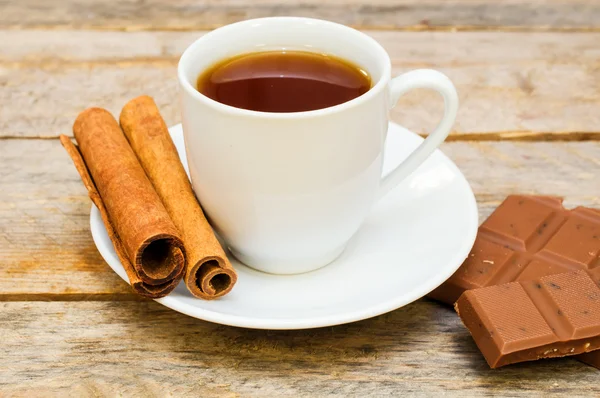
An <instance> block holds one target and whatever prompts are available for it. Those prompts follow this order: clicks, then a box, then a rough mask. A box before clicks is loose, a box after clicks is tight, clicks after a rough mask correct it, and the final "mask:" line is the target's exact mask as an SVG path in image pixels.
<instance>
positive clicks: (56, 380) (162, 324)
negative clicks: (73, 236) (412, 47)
mask: <svg viewBox="0 0 600 398" xmlns="http://www.w3.org/2000/svg"><path fill="white" fill-rule="evenodd" d="M0 311H1V313H2V318H3V319H2V322H0V335H1V336H2V347H3V355H1V356H0V389H1V391H2V395H3V396H7V397H10V396H12V395H15V396H27V397H29V396H50V395H51V396H78V397H99V396H111V397H112V396H144V397H147V396H150V397H163V396H190V395H194V396H203V397H207V396H229V397H238V396H244V397H246V396H259V397H274V396H294V397H304V396H306V397H315V396H319V397H322V396H334V397H347V396H366V397H382V396H417V397H419V396H422V397H431V396H462V397H465V396H475V395H476V396H503V397H506V396H523V397H528V396H538V394H540V393H541V392H542V391H543V395H544V396H557V397H560V396H563V397H564V396H568V397H592V396H598V395H599V394H600V386H599V385H598V371H597V370H596V369H593V368H591V367H589V366H586V365H583V364H581V363H578V362H577V361H575V360H573V359H566V358H565V359H556V360H545V361H539V362H537V363H525V364H518V365H514V366H509V367H506V368H501V369H497V370H490V369H489V368H488V366H487V364H486V363H485V361H484V359H483V357H482V356H481V354H480V353H479V352H478V350H477V348H476V346H475V345H474V343H473V340H472V339H471V337H470V335H469V333H468V331H467V330H466V329H465V328H464V327H463V326H462V324H461V323H460V321H459V320H458V317H457V316H456V315H455V313H454V312H453V311H452V310H450V309H448V308H444V307H442V306H440V305H438V304H436V303H433V302H429V301H426V300H420V301H418V302H415V303H413V304H411V305H408V306H406V307H404V308H401V309H399V310H396V311H393V312H391V313H388V314H386V315H382V316H379V317H377V318H374V319H369V320H365V321H361V322H357V323H353V324H349V325H342V326H335V327H330V328H322V329H315V330H304V331H261V330H249V329H241V328H233V327H227V326H219V325H215V324H210V323H207V322H203V321H200V320H197V319H194V318H190V317H188V316H185V315H182V314H179V313H176V312H174V311H171V310H169V309H167V308H165V307H162V306H161V305H159V304H157V303H154V302H143V303H129V302H76V303H71V302H35V303H32V302H11V303H0ZM532 394H533V395H532Z"/></svg>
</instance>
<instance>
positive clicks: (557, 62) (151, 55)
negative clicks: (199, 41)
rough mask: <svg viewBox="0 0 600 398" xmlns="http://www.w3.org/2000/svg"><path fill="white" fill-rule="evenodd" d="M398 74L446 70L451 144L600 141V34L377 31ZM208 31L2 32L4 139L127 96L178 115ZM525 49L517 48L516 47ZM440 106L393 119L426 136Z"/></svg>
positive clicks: (56, 125)
mask: <svg viewBox="0 0 600 398" xmlns="http://www.w3.org/2000/svg"><path fill="white" fill-rule="evenodd" d="M368 33H369V34H371V35H372V36H373V37H374V38H376V39H377V40H378V41H379V42H381V43H382V44H383V46H384V47H385V48H386V49H387V50H388V51H389V53H390V55H391V57H392V60H393V66H394V73H396V74H397V73H401V72H404V71H407V70H410V69H414V68H422V67H432V68H436V69H439V70H441V71H443V72H445V73H446V74H448V76H450V78H451V79H452V80H453V81H454V83H455V84H456V86H457V89H458V91H459V95H460V101H461V107H460V111H459V115H458V119H457V123H456V124H455V126H454V132H453V136H452V137H451V138H452V139H461V140H466V139H534V140H535V139H545V138H549V139H561V140H578V139H599V138H600V128H599V127H598V126H600V112H598V102H599V101H600V67H599V65H600V50H599V47H598V43H600V33H569V34H559V33H506V32H505V33H498V32H458V33H456V32H455V33H453V32H390V31H369V32H368ZM201 34H202V32H132V33H129V32H93V31H77V32H72V31H67V32H63V31H50V32H39V31H0V87H1V90H0V136H5V137H6V136H11V137H56V136H57V135H58V134H59V133H70V132H71V125H72V122H73V120H74V119H75V117H76V115H77V113H78V112H80V111H81V110H82V109H83V108H85V107H86V106H91V105H97V106H102V107H106V108H108V109H109V110H111V111H112V112H114V113H116V114H118V112H119V111H120V108H121V107H122V106H123V104H125V103H126V102H127V101H128V100H129V99H131V98H133V97H135V96H137V95H140V94H143V93H145V94H149V95H152V96H153V97H155V98H156V101H157V102H158V104H159V106H160V108H161V110H162V112H163V114H164V116H165V118H166V121H167V123H168V124H174V123H176V122H178V120H179V100H178V97H177V79H176V66H177V60H178V58H179V56H180V54H181V53H182V52H183V50H184V49H185V47H186V46H187V45H188V44H189V43H191V42H192V41H193V40H194V39H195V38H197V37H199V36H200V35H201ZM517 44H518V45H517ZM441 110H442V101H441V99H440V98H438V97H437V94H435V93H433V92H428V91H425V90H419V91H415V92H413V93H410V94H408V95H406V96H405V97H403V98H402V99H401V101H400V103H399V105H398V107H396V108H395V110H394V111H393V112H392V118H393V119H394V120H395V121H397V122H399V123H401V124H403V125H404V126H406V127H408V128H409V129H411V130H413V131H415V132H418V133H421V134H426V133H427V132H428V131H431V130H432V128H433V127H434V126H435V123H436V122H437V120H439V117H440V116H441Z"/></svg>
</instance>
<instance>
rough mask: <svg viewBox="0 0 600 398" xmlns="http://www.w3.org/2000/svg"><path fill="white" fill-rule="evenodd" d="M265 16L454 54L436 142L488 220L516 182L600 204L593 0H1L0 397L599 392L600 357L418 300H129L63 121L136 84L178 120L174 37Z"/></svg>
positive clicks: (409, 60)
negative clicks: (535, 350)
mask: <svg viewBox="0 0 600 398" xmlns="http://www.w3.org/2000/svg"><path fill="white" fill-rule="evenodd" d="M272 15H298V16H309V17H317V18H325V19H330V20H334V21H338V22H341V23H345V24H349V25H352V26H355V27H359V28H363V29H365V28H370V29H372V30H370V31H368V33H369V34H371V35H372V36H373V37H375V38H376V39H377V40H378V41H380V42H381V43H382V44H383V45H384V47H386V49H387V50H388V51H389V52H390V55H391V57H392V60H393V66H394V71H395V73H400V72H403V71H406V70H409V69H414V68H421V67H432V68H436V69H440V70H442V71H443V72H445V73H447V74H448V75H449V76H450V77H451V78H452V80H453V81H454V82H455V83H456V85H457V88H458V90H459V92H460V100H461V109H460V113H459V117H458V121H457V123H456V125H455V131H454V132H453V135H452V136H451V139H452V140H455V141H461V142H449V143H446V144H444V145H443V147H442V149H443V151H444V152H445V153H447V154H448V155H449V156H450V157H451V158H452V159H453V160H454V161H455V162H456V164H457V165H458V166H459V167H460V168H461V170H462V171H463V172H464V174H465V175H466V177H467V179H468V180H469V181H470V183H471V185H472V187H473V190H474V191H475V193H476V196H477V200H478V204H479V210H480V216H481V219H484V218H485V217H487V215H489V214H490V212H491V211H492V210H493V209H494V208H495V207H496V206H497V205H498V204H499V203H500V202H501V200H502V199H503V198H504V197H505V196H506V195H508V194H510V193H515V192H519V193H537V194H548V195H562V196H566V204H567V206H575V205H587V206H593V207H597V208H600V180H599V178H600V160H599V159H600V128H599V127H598V126H600V113H599V112H598V109H599V108H598V104H599V103H600V47H599V43H600V22H599V21H600V2H598V1H595V0H536V1H534V2H532V1H529V0H506V1H502V2H496V1H489V0H452V1H447V0H372V1H366V0H299V1H284V0H171V1H164V0H145V1H138V0H122V1H119V2H117V1H103V0H48V1H42V0H19V1H11V0H0V336H2V343H1V344H0V345H1V346H2V348H3V351H2V355H0V396H2V397H5V396H6V397H11V396H18V397H21V396H26V397H30V396H81V397H86V396H93V397H98V396H157V397H162V396H182V395H197V396H231V397H235V396H269V397H271V396H277V395H287V396H324V395H331V396H344V397H346V396H377V397H378V396H385V395H393V396H399V395H403V396H461V397H464V396H532V395H533V396H542V395H543V396H569V397H588V396H600V387H599V386H598V371H597V370H595V369H592V368H590V367H587V366H585V365H582V364H581V363H579V362H576V361H575V360H572V359H560V360H549V361H540V362H537V363H526V364H518V365H515V366H510V367H507V368H504V369H499V370H495V371H492V370H489V369H488V367H487V365H486V364H485V362H484V360H483V358H482V357H481V355H480V354H479V352H478V350H477V348H476V347H475V345H474V344H473V341H472V339H471V338H470V336H469V334H468V332H467V331H466V329H465V328H464V327H463V326H462V325H461V324H460V322H459V320H458V318H457V317H456V315H455V314H454V312H453V311H451V310H450V309H447V308H444V307H442V306H439V305H437V304H435V303H433V302H429V301H427V300H419V301H417V302H416V303H413V304H411V305H409V306H406V307H404V308H401V309H399V310H396V311H393V312H391V313H389V314H386V315H383V316H380V317H377V318H374V319H370V320H366V321H362V322H357V323H354V324H350V325H343V326H336V327H332V328H323V329H316V330H309V331H288V332H273V331H255V330H248V329H238V328H232V327H226V326H219V325H214V324H210V323H207V322H203V321H200V320H197V319H193V318H190V317H187V316H185V315H182V314H179V313H176V312H174V311H172V310H169V309H167V308H165V307H162V306H160V305H159V304H157V303H154V302H151V301H148V300H141V301H137V302H133V301H134V300H139V299H138V298H137V296H134V295H133V294H131V292H130V290H129V287H128V286H127V285H126V284H125V283H124V282H123V281H121V280H120V279H119V278H118V277H117V276H116V275H115V274H114V273H113V272H112V271H111V270H110V268H109V267H108V266H107V265H106V264H105V263H104V261H103V260H102V258H101V257H100V255H99V254H98V252H97V250H96V248H95V246H94V245H93V242H92V239H91V235H90V232H89V208H90V201H89V200H88V199H87V195H86V193H85V190H84V188H83V187H82V185H81V183H80V181H79V177H78V176H77V173H76V172H75V170H74V168H73V166H72V165H71V163H70V161H69V159H68V158H67V156H66V155H65V154H64V153H63V151H62V148H61V147H60V145H59V143H58V140H56V139H55V138H56V136H57V135H58V134H59V133H68V134H70V133H71V123H72V121H73V120H74V118H75V116H76V115H77V113H78V112H79V111H81V110H82V109H83V108H84V107H86V106H91V105H98V106H103V107H106V108H108V109H110V110H111V111H113V112H114V113H118V111H119V110H120V108H121V106H122V105H123V104H124V103H125V102H126V101H127V100H129V99H130V98H132V97H134V96H137V95H139V94H142V93H147V94H150V95H152V96H154V97H155V98H156V100H157V102H158V103H159V106H160V107H161V110H162V111H163V113H164V115H165V117H166V119H167V122H168V123H169V124H174V123H177V122H178V119H179V117H178V112H179V111H178V100H177V93H176V91H177V83H176V75H175V69H176V64H177V60H178V58H179V55H180V54H181V52H182V51H183V49H185V47H186V46H187V45H188V44H189V43H191V42H192V41H193V40H194V39H195V38H197V37H199V36H200V35H201V34H203V31H202V30H204V29H209V28H213V27H216V26H221V25H223V24H226V23H230V22H234V21H238V20H242V19H246V18H253V17H262V16H272ZM383 29H390V30H388V31H386V30H383ZM463 31H464V32H463ZM564 32H570V33H564ZM440 112H441V100H440V99H439V98H437V97H436V96H435V94H432V93H428V92H424V91H418V92H414V93H412V94H410V95H408V96H406V97H405V98H403V99H402V100H401V103H400V106H399V107H398V108H396V110H395V111H394V112H393V114H392V117H393V119H394V120H395V121H398V122H400V123H401V124H403V125H405V126H407V127H408V128H410V129H412V130H414V131H416V132H418V133H422V134H424V133H426V132H427V131H430V130H431V128H432V127H433V125H434V124H435V122H436V120H437V119H438V118H439V115H440ZM40 137H45V138H50V139H45V140H44V139H39V138H40ZM493 140H500V141H501V142H491V141H493ZM506 140H516V141H517V142H507V141H506ZM523 140H532V141H535V142H520V141H523ZM546 140H552V141H556V142H543V141H546ZM557 140H558V141H557ZM560 140H565V141H571V140H572V141H577V140H588V141H585V142H561V141H560ZM502 141H504V142H502Z"/></svg>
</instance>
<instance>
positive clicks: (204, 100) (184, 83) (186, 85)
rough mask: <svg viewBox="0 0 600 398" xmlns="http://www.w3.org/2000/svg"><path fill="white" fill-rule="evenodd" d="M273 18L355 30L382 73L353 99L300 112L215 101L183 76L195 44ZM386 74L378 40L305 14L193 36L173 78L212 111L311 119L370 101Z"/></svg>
mask: <svg viewBox="0 0 600 398" xmlns="http://www.w3.org/2000/svg"><path fill="white" fill-rule="evenodd" d="M274 20H288V21H290V22H295V23H313V24H321V25H325V26H332V27H335V28H337V29H342V30H346V31H348V32H352V33H358V34H359V35H361V36H363V37H364V38H365V39H366V40H367V41H368V42H370V43H371V45H373V46H375V47H376V48H377V50H378V52H380V53H381V54H382V56H383V57H385V59H384V65H383V72H382V74H381V76H380V78H379V80H378V81H377V83H375V84H374V85H373V86H372V87H371V88H370V89H369V91H367V92H366V93H364V94H362V95H360V96H358V97H356V98H353V99H351V100H350V101H346V102H343V103H341V104H338V105H334V106H330V107H327V108H321V109H315V110H311V111H301V112H263V111H254V110H249V109H243V108H236V107H234V106H231V105H226V104H222V103H220V102H218V101H215V100H213V99H212V98H209V97H207V96H206V95H204V94H202V93H200V92H199V91H198V90H197V89H196V88H195V87H194V86H193V85H192V84H191V83H190V81H189V80H188V79H187V77H186V76H185V73H184V70H183V69H184V65H185V64H187V63H188V62H190V60H188V58H190V57H191V53H192V52H193V50H194V49H195V48H196V47H198V46H200V45H202V44H203V43H202V42H203V41H204V40H207V39H210V37H211V36H213V35H215V34H218V33H219V32H223V31H226V30H229V29H234V28H235V27H238V26H240V25H254V24H256V23H265V22H267V23H268V22H270V21H274ZM390 76H391V61H390V58H389V55H388V53H387V51H385V49H384V48H383V46H382V45H381V44H379V42H378V41H377V40H375V39H373V38H372V37H371V36H369V35H367V34H365V33H363V32H361V31H359V30H357V29H354V28H351V27H349V26H346V25H343V24H339V23H336V22H331V21H327V20H324V19H316V18H305V17H266V18H255V19H247V20H244V21H240V22H235V23H232V24H228V25H225V26H222V27H220V28H217V29H214V30H212V31H210V32H208V33H206V34H205V35H203V36H201V37H199V38H198V39H196V40H195V41H194V42H193V43H192V44H190V45H189V46H188V47H187V48H186V49H185V51H184V52H183V54H182V55H181V58H180V59H179V63H178V65H177V77H178V79H179V84H180V86H181V88H182V89H183V90H185V92H186V93H187V94H189V95H191V96H192V97H193V98H194V99H196V100H199V101H200V102H202V103H204V104H205V105H208V106H211V107H213V108H215V109H216V110H218V111H220V112H223V113H227V114H231V115H233V114H235V115H238V116H239V115H243V116H250V117H260V118H265V117H267V118H272V119H301V118H311V117H316V116H325V115H331V114H334V113H339V112H343V111H347V110H349V109H351V108H354V107H356V106H358V105H359V104H361V103H363V102H365V101H368V100H370V99H371V98H373V97H374V96H376V95H377V94H378V93H379V92H380V91H381V90H382V89H383V88H384V86H386V85H387V82H388V81H389V79H390Z"/></svg>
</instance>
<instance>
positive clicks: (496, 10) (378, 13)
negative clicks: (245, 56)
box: [0, 0, 600, 31]
mask: <svg viewBox="0 0 600 398" xmlns="http://www.w3.org/2000/svg"><path fill="white" fill-rule="evenodd" d="M0 7H1V9H2V12H1V13H0V27H2V28H44V29H56V28H62V29H65V28H94V29H112V30H129V31H131V30H155V29H171V30H194V29H208V28H214V27H216V26H220V25H222V24H227V23H231V22H236V21H239V20H242V19H248V18H258V17H267V16H279V15H294V16H303V17H315V18H324V19H329V20H333V21H336V22H340V23H344V24H347V25H352V26H355V27H361V28H365V27H371V28H373V27H374V28H386V29H436V28H438V29H440V28H442V29H444V28H445V29H448V28H454V29H502V28H505V29H506V28H513V29H578V30H582V29H594V28H598V26H599V21H600V4H598V2H596V1H594V0H537V1H528V0H504V1H490V0H453V1H446V0H371V1H365V0H299V1H282V0H170V1H163V0H146V1H136V0H120V1H114V0H113V1H104V0H19V1H10V0H3V1H2V2H0Z"/></svg>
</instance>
